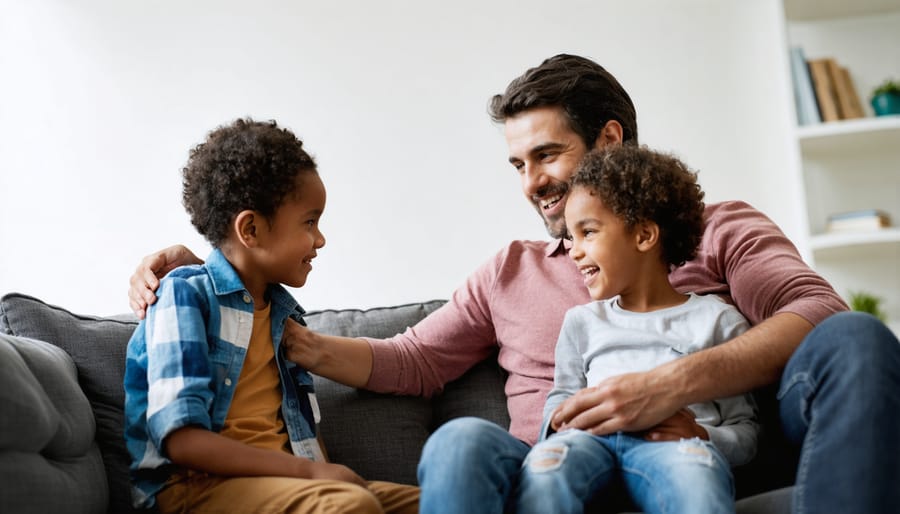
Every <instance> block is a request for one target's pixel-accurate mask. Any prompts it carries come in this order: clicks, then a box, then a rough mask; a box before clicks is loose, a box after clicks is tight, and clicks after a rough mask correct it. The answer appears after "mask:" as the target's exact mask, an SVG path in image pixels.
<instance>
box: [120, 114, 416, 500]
mask: <svg viewBox="0 0 900 514" xmlns="http://www.w3.org/2000/svg"><path fill="white" fill-rule="evenodd" d="M302 146H303V143H302V142H301V141H300V140H298V139H297V138H296V137H295V136H294V134H292V133H291V132H290V131H288V130H286V129H283V128H280V127H278V126H277V124H276V123H275V122H269V123H260V122H255V121H253V120H249V119H248V120H243V119H241V120H237V121H236V122H234V123H233V124H231V125H229V126H225V127H220V128H218V129H216V130H214V131H213V132H211V133H210V134H209V136H208V138H207V140H206V141H205V142H204V143H202V144H200V145H198V146H197V147H196V148H194V149H193V150H192V151H191V154H190V158H189V160H188V163H187V166H186V167H185V168H184V177H183V181H184V182H183V184H184V192H183V201H184V205H185V208H186V209H187V211H188V213H189V214H190V216H191V222H192V223H193V224H194V226H195V227H196V228H197V230H198V231H199V232H200V233H201V234H203V235H204V236H205V237H206V238H207V239H208V240H209V242H210V243H211V244H212V246H213V247H214V250H213V251H212V254H211V255H210V256H209V258H208V259H207V261H206V263H205V264H203V265H202V266H199V265H198V266H185V267H181V268H177V269H175V270H173V271H172V272H170V273H169V274H168V275H167V276H166V277H165V278H164V279H163V280H162V281H161V283H160V286H159V290H158V297H159V299H158V301H157V302H156V303H155V304H154V305H152V306H151V307H150V308H149V310H148V312H147V317H146V319H145V320H144V321H142V322H141V323H140V325H139V326H138V328H137V330H136V331H135V333H134V335H133V336H132V338H131V341H130V342H129V344H128V354H127V362H126V370H125V393H126V400H125V418H126V427H125V438H126V443H127V447H128V451H129V453H130V454H131V457H132V465H131V471H132V481H133V485H134V487H133V497H134V504H135V506H139V507H150V506H153V505H156V506H157V507H158V509H159V511H160V512H161V513H169V512H296V513H301V512H302V513H310V512H397V513H414V512H417V510H418V497H419V493H418V488H415V487H412V486H405V485H399V484H391V483H386V482H366V481H365V480H363V479H362V478H361V477H359V476H358V475H357V474H356V473H354V472H353V471H352V470H350V469H349V468H347V467H346V466H342V465H339V464H332V463H329V462H328V461H327V460H326V458H325V452H324V450H323V448H322V447H321V445H320V441H319V437H318V434H317V427H316V425H317V422H318V420H319V412H318V407H317V404H316V399H315V395H314V393H313V383H312V377H311V376H310V375H309V373H308V372H307V371H306V370H304V369H302V368H300V367H299V366H297V365H296V364H295V363H293V362H290V361H288V360H286V359H285V358H284V355H283V352H282V350H281V346H280V345H281V336H282V333H283V329H284V323H285V321H286V320H287V318H289V317H290V318H293V319H295V320H297V321H298V322H300V323H303V320H302V317H301V316H302V314H303V312H304V311H303V309H302V308H301V307H300V306H299V305H298V304H297V302H296V300H294V298H293V296H291V294H290V293H288V292H287V291H286V290H285V289H284V288H283V287H282V285H281V284H284V285H287V286H291V287H301V286H303V284H304V283H305V282H306V278H307V275H308V274H309V272H310V271H311V270H312V265H311V262H312V260H313V258H315V257H316V252H317V250H318V249H319V248H322V247H323V246H324V245H325V238H324V236H323V235H322V232H321V231H320V230H319V219H320V217H321V216H322V212H323V210H324V209H325V187H324V185H323V184H322V181H321V179H320V178H319V175H318V172H317V170H316V165H315V162H314V161H313V159H312V158H311V157H310V156H309V155H308V154H307V153H306V151H305V150H303V148H302Z"/></svg>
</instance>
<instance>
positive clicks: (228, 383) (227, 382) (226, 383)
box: [225, 378, 231, 387]
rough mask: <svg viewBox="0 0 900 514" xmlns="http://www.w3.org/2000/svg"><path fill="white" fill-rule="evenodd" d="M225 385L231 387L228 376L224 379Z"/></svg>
mask: <svg viewBox="0 0 900 514" xmlns="http://www.w3.org/2000/svg"><path fill="white" fill-rule="evenodd" d="M225 385H226V386H228V387H231V379H230V378H226V379H225Z"/></svg>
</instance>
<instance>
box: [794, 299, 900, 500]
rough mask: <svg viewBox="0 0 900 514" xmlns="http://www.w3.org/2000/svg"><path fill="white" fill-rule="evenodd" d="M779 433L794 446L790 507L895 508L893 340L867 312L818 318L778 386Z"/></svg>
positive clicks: (899, 455)
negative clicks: (796, 457)
mask: <svg viewBox="0 0 900 514" xmlns="http://www.w3.org/2000/svg"><path fill="white" fill-rule="evenodd" d="M778 400H779V411H780V414H781V423H782V428H783V429H784V433H785V435H786V436H787V438H788V439H789V440H791V441H792V442H794V443H795V444H798V445H802V446H801V450H800V463H799V467H798V469H797V482H796V487H795V488H794V498H793V511H794V512H795V513H800V514H803V513H818V512H842V513H854V512H860V513H862V512H867V513H875V512H896V509H897V508H898V506H900V342H898V340H897V337H896V336H894V335H893V334H892V333H891V331H890V330H888V328H887V327H886V326H885V325H884V324H882V323H881V322H879V321H878V320H877V319H875V318H874V317H872V316H869V315H867V314H861V313H857V312H845V313H839V314H835V315H833V316H831V317H829V318H828V319H826V320H825V321H824V322H822V323H820V324H819V325H818V326H817V327H816V328H815V329H813V331H812V332H810V333H809V335H807V337H806V339H805V340H804V341H803V343H802V344H801V345H800V346H799V347H798V348H797V350H796V351H795V352H794V354H793V356H791V359H790V360H789V361H788V364H787V367H786V368H785V370H784V373H783V375H782V378H781V387H780V389H779V391H778Z"/></svg>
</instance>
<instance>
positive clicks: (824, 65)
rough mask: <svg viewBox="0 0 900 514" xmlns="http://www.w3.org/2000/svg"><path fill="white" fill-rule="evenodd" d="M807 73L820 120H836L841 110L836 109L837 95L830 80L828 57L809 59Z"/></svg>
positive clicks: (839, 117) (839, 116)
mask: <svg viewBox="0 0 900 514" xmlns="http://www.w3.org/2000/svg"><path fill="white" fill-rule="evenodd" d="M809 75H810V77H812V82H813V88H814V90H815V92H816V102H817V103H818V105H819V113H820V114H821V116H822V121H837V120H839V119H841V111H840V110H838V103H837V95H836V94H835V89H834V83H833V82H832V80H831V72H830V71H829V65H828V58H821V59H810V60H809Z"/></svg>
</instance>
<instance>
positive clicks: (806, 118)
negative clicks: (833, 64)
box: [791, 46, 822, 125]
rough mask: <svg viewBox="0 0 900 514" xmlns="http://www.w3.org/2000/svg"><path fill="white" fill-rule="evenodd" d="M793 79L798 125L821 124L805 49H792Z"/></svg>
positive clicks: (796, 47)
mask: <svg viewBox="0 0 900 514" xmlns="http://www.w3.org/2000/svg"><path fill="white" fill-rule="evenodd" d="M791 78H792V79H793V81H792V82H793V84H794V105H796V106H797V123H798V124H799V125H811V124H814V123H821V122H822V118H821V117H820V116H819V106H818V105H817V104H816V93H815V91H813V83H812V78H811V77H810V76H809V63H807V61H806V55H805V54H804V52H803V48H802V47H799V46H794V47H791Z"/></svg>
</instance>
